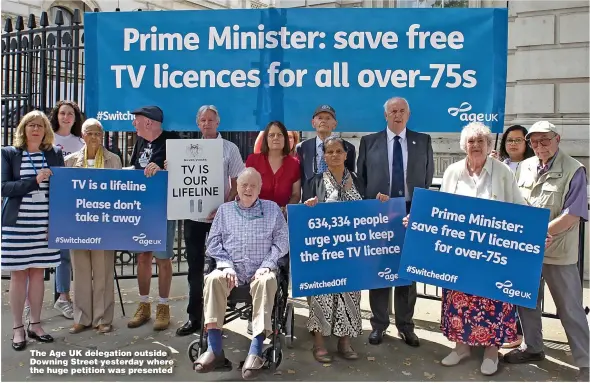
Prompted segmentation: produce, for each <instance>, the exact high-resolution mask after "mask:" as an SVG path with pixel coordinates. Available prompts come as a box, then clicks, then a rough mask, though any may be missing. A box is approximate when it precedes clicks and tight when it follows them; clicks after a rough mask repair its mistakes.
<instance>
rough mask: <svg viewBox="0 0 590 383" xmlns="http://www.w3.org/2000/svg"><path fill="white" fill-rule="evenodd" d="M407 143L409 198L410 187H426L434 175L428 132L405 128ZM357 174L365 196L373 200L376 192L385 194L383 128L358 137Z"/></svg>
mask: <svg viewBox="0 0 590 383" xmlns="http://www.w3.org/2000/svg"><path fill="white" fill-rule="evenodd" d="M406 139H407V142H408V166H407V171H406V173H407V175H406V184H407V187H408V194H409V197H410V198H409V200H410V201H411V200H412V196H413V195H414V188H424V189H428V188H429V187H430V185H431V184H432V177H433V176H434V158H433V154H432V141H431V139H430V136H429V135H428V134H424V133H418V132H414V131H412V130H410V129H406ZM357 168H358V176H359V178H360V179H361V180H362V184H363V186H364V188H365V199H373V198H375V197H376V196H377V193H383V194H386V195H389V184H390V182H391V175H390V174H389V156H388V153H387V131H385V130H383V131H381V132H377V133H373V134H369V135H367V136H364V137H362V138H361V144H360V147H359V158H358V162H357Z"/></svg>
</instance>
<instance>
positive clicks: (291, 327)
mask: <svg viewBox="0 0 590 383" xmlns="http://www.w3.org/2000/svg"><path fill="white" fill-rule="evenodd" d="M285 311H286V314H287V316H286V319H285V346H287V348H293V343H294V342H295V308H294V307H293V304H292V303H290V302H289V303H287V308H286V309H285Z"/></svg>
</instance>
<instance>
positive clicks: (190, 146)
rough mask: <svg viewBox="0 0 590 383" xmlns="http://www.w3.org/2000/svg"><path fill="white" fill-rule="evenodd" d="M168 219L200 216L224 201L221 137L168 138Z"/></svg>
mask: <svg viewBox="0 0 590 383" xmlns="http://www.w3.org/2000/svg"><path fill="white" fill-rule="evenodd" d="M166 157H167V159H168V167H167V169H168V219H169V220H179V219H201V218H207V216H208V215H209V214H210V213H211V212H212V211H213V210H215V209H217V208H218V207H219V206H220V205H221V204H222V203H223V201H224V194H225V193H224V190H223V188H224V182H223V140H167V141H166Z"/></svg>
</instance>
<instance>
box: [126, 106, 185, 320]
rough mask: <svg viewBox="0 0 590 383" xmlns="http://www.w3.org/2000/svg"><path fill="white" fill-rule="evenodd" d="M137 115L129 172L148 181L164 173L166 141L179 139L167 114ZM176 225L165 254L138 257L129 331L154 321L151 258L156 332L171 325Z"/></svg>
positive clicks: (150, 109) (152, 110)
mask: <svg viewBox="0 0 590 383" xmlns="http://www.w3.org/2000/svg"><path fill="white" fill-rule="evenodd" d="M131 113H132V114H134V115H135V120H133V126H134V127H135V129H136V130H137V136H138V139H137V142H136V143H135V146H134V147H133V154H132V155H131V163H132V164H133V165H132V166H131V167H130V169H139V170H141V169H143V171H144V173H145V175H146V177H151V176H153V175H154V174H156V172H158V171H160V170H163V169H164V161H165V160H166V140H169V139H180V136H179V135H178V134H177V133H175V132H167V131H164V130H162V123H163V122H164V113H163V112H162V109H160V108H158V107H157V106H145V107H142V108H139V109H136V110H134V111H133V112H131ZM175 232H176V221H168V224H167V233H166V235H167V240H166V241H167V242H166V243H167V246H166V251H165V252H163V251H157V252H151V251H150V252H144V253H139V254H137V282H138V285H139V296H140V303H139V307H138V308H137V311H136V312H135V315H134V316H133V319H131V320H130V321H129V323H128V324H127V327H129V328H135V327H139V326H141V325H143V324H144V323H146V322H148V321H149V320H150V318H151V312H152V310H151V304H150V302H149V293H150V282H151V279H152V256H154V257H156V263H157V265H158V290H159V295H160V296H159V301H158V306H157V308H156V320H155V322H154V330H165V329H167V328H168V326H169V325H170V308H169V306H168V296H169V294H170V285H171V283H172V258H173V257H174V234H175Z"/></svg>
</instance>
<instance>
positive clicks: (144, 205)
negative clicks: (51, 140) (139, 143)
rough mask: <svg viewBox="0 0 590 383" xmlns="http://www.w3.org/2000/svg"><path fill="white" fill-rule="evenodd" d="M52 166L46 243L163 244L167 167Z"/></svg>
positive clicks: (133, 247) (152, 247)
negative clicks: (153, 171)
mask: <svg viewBox="0 0 590 383" xmlns="http://www.w3.org/2000/svg"><path fill="white" fill-rule="evenodd" d="M51 170H52V171H53V176H52V177H51V182H50V186H49V247H50V248H54V249H90V250H128V251H164V250H166V208H167V204H166V195H167V194H166V193H167V183H168V172H166V171H160V172H157V173H156V174H155V175H154V176H153V177H150V178H147V177H146V176H145V175H144V173H143V170H113V169H76V168H51Z"/></svg>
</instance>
